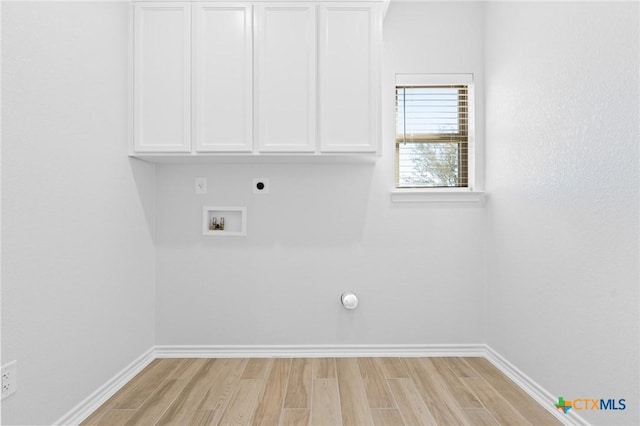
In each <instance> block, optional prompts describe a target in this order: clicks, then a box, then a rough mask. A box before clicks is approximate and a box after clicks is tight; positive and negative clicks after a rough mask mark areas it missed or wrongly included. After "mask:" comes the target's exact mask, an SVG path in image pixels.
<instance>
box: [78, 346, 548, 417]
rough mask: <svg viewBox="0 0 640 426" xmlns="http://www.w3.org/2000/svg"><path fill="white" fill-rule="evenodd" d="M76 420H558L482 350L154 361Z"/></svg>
mask: <svg viewBox="0 0 640 426" xmlns="http://www.w3.org/2000/svg"><path fill="white" fill-rule="evenodd" d="M83 424H84V425H110V426H116V425H169V424H172V425H181V426H184V425H218V424H220V425H229V424H234V425H235V424H256V425H267V426H272V425H273V426H275V425H322V426H333V425H357V426H366V425H407V426H417V425H460V424H462V425H474V426H475V425H496V424H500V425H558V424H560V423H559V422H558V421H557V420H556V419H555V418H554V417H553V416H552V415H551V414H549V412H547V411H546V410H545V409H544V408H542V407H541V406H540V405H539V404H537V403H536V402H535V401H534V400H533V399H531V398H530V397H529V396H528V395H527V394H526V393H525V392H524V391H522V390H521V389H520V388H519V387H518V386H516V385H515V384H514V383H513V382H512V381H511V380H509V379H508V378H507V377H506V376H504V375H503V374H502V373H501V372H500V371H498V370H497V369H496V368H495V367H493V366H492V365H491V364H490V363H489V362H488V361H487V360H485V359H483V358H314V359H310V358H295V359H290V358H286V359H275V358H274V359H224V358H219V359H157V360H155V361H153V362H152V363H151V364H150V365H149V366H147V367H146V368H145V369H144V370H143V371H142V372H141V373H140V374H138V375H137V376H136V377H134V378H133V379H132V380H131V381H130V382H129V383H128V384H127V385H125V386H124V387H123V388H122V389H121V390H120V391H119V392H118V393H116V394H115V395H114V396H113V397H112V398H111V399H109V400H108V401H107V402H106V403H105V404H104V405H102V406H101V407H100V408H99V409H98V410H96V411H95V412H94V413H93V414H92V415H91V416H89V418H87V419H86V420H85V422H84V423H83Z"/></svg>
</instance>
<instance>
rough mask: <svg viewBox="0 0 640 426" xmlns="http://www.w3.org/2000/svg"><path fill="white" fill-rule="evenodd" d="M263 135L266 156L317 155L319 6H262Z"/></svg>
mask: <svg viewBox="0 0 640 426" xmlns="http://www.w3.org/2000/svg"><path fill="white" fill-rule="evenodd" d="M257 9H258V15H257V20H256V42H255V45H256V55H257V64H256V73H257V81H256V83H257V88H256V91H257V92H256V102H257V109H256V113H257V119H258V120H257V121H258V122H257V129H258V135H257V138H258V147H259V150H260V151H272V152H273V151H276V152H310V151H315V150H316V6H315V5H314V4H312V3H311V4H310V3H266V4H260V5H258V6H257Z"/></svg>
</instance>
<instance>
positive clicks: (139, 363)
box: [54, 347, 156, 425]
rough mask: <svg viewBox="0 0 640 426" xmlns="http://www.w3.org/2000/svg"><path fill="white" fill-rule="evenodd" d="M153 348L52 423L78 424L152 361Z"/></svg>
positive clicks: (153, 356)
mask: <svg viewBox="0 0 640 426" xmlns="http://www.w3.org/2000/svg"><path fill="white" fill-rule="evenodd" d="M154 351H155V348H154V347H151V348H150V349H148V350H147V351H146V352H145V353H143V354H142V355H140V356H139V357H138V358H137V359H136V360H135V361H133V362H132V363H131V364H129V365H127V366H126V367H125V368H124V369H123V370H122V371H120V372H119V373H117V374H116V375H115V376H113V377H112V378H111V379H109V381H108V382H107V383H105V384H104V385H102V386H100V387H99V388H98V389H97V390H96V391H95V392H93V393H92V394H91V395H89V396H88V397H86V398H85V399H84V400H83V401H82V402H81V403H79V404H78V405H76V406H75V407H73V408H72V409H71V411H69V412H68V413H67V414H65V415H64V416H62V417H60V418H59V419H58V421H56V422H55V423H54V425H78V424H80V423H81V422H82V421H83V420H84V419H86V418H87V417H89V415H90V414H91V413H93V412H94V411H95V410H97V409H98V407H100V406H101V405H102V404H104V403H105V402H106V401H107V400H108V399H109V398H111V397H112V396H113V395H114V394H115V393H116V392H118V391H119V390H120V389H121V388H122V387H123V386H124V385H125V384H126V383H127V382H128V381H129V380H131V379H132V378H133V377H134V376H135V375H136V374H138V373H139V372H140V371H142V369H143V368H145V367H146V366H147V365H149V364H150V363H151V361H153V360H154V359H155V358H156V356H155V353H154Z"/></svg>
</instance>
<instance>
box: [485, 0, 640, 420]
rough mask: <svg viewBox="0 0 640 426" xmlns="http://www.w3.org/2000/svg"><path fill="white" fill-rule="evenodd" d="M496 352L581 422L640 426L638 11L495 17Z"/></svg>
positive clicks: (514, 7) (490, 46)
mask: <svg viewBox="0 0 640 426" xmlns="http://www.w3.org/2000/svg"><path fill="white" fill-rule="evenodd" d="M486 18H487V21H486V52H487V56H486V91H487V97H486V108H487V127H486V128H487V135H486V137H487V189H488V191H489V192H490V194H491V198H490V203H489V205H488V213H489V220H490V228H489V235H490V236H491V240H492V241H491V244H490V253H491V255H490V262H489V266H490V269H489V270H490V274H489V280H488V286H489V293H488V297H487V300H488V306H487V313H488V324H487V330H488V339H487V341H488V343H489V344H490V345H491V346H492V347H493V348H494V349H496V350H497V351H498V352H499V353H500V354H502V355H503V356H505V357H506V358H507V359H508V360H509V361H511V362H513V363H514V364H515V365H516V366H518V368H520V369H521V370H522V371H523V372H524V373H526V374H528V375H529V376H530V377H531V378H533V379H534V380H536V381H537V382H539V383H540V384H541V385H542V386H543V387H545V388H546V389H547V390H549V391H550V392H552V393H553V394H554V395H556V396H564V398H565V399H574V398H616V399H618V398H626V399H627V404H628V405H627V409H626V411H619V412H606V411H601V412H587V411H582V412H581V414H582V415H583V416H584V417H586V418H587V419H588V420H589V421H592V422H593V423H595V424H607V425H613V424H626V425H629V424H638V422H639V420H640V419H639V418H638V395H639V394H640V392H639V388H638V319H639V318H638V306H639V300H638V279H639V276H638V272H639V271H638V256H639V252H638V241H639V234H638V217H639V211H638V198H639V197H638V193H639V191H638V190H639V187H638V153H639V151H638V136H639V134H638V132H639V130H638V129H639V127H638V126H639V117H640V111H639V108H638V99H639V96H640V93H639V86H638V84H639V74H638V70H639V66H640V63H639V54H638V53H639V34H638V28H639V27H640V25H639V22H638V18H639V13H638V4H637V3H631V2H629V3H610V2H607V3H591V2H571V3H558V4H556V3H524V4H519V3H517V4H515V3H497V2H490V3H488V4H487V11H486Z"/></svg>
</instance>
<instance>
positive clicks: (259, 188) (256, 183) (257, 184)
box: [253, 178, 269, 194]
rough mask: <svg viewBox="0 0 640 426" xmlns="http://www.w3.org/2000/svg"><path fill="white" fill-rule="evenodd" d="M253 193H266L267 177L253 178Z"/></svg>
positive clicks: (267, 189)
mask: <svg viewBox="0 0 640 426" xmlns="http://www.w3.org/2000/svg"><path fill="white" fill-rule="evenodd" d="M253 193H254V194H268V193H269V179H267V178H255V179H254V180H253Z"/></svg>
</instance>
